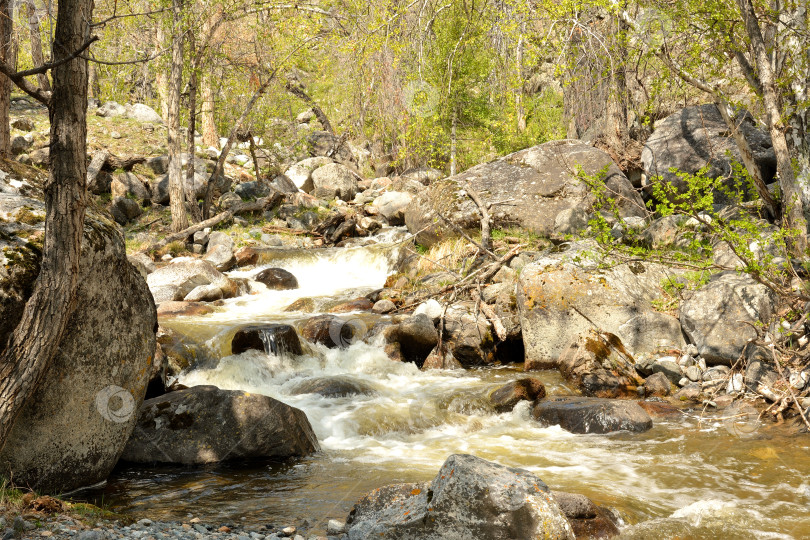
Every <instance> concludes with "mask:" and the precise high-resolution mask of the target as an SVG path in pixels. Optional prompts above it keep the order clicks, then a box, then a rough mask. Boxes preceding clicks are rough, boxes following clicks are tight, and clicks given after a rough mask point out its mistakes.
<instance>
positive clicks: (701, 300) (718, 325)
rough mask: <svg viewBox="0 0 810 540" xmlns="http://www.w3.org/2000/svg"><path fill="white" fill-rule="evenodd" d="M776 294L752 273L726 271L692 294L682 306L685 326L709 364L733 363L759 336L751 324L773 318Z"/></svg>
mask: <svg viewBox="0 0 810 540" xmlns="http://www.w3.org/2000/svg"><path fill="white" fill-rule="evenodd" d="M776 300H777V298H776V294H775V293H774V292H773V291H771V290H770V289H768V288H767V287H766V286H765V285H762V284H760V283H757V282H756V281H754V279H753V278H752V277H750V276H748V275H745V274H743V275H740V274H737V273H735V272H723V273H721V274H716V275H715V276H712V278H711V280H710V281H709V283H707V284H706V285H704V286H703V287H701V288H700V289H698V290H697V291H695V292H694V293H693V294H691V295H690V296H689V297H688V298H687V299H686V300H685V301H684V302H683V305H682V306H681V315H680V319H681V325H682V326H683V330H684V332H685V333H686V335H687V336H688V337H689V340H690V341H691V342H693V343H694V344H695V345H697V349H698V354H700V356H702V357H703V358H705V359H706V362H707V363H709V364H731V363H732V362H734V361H736V360H737V358H739V356H740V353H741V352H742V351H743V348H744V347H745V346H746V344H747V343H748V341H749V340H750V339H752V338H755V337H756V330H754V329H753V328H751V327H750V326H749V325H748V324H745V323H743V322H742V321H748V322H750V323H754V324H756V323H759V322H762V323H765V324H767V323H768V322H769V321H770V318H771V315H772V314H773V313H774V309H775V304H776Z"/></svg>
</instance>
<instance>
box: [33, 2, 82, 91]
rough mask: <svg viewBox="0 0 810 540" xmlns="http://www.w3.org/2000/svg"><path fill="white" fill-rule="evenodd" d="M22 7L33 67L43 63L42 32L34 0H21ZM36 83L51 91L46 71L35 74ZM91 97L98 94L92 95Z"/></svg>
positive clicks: (41, 87) (41, 88) (42, 88)
mask: <svg viewBox="0 0 810 540" xmlns="http://www.w3.org/2000/svg"><path fill="white" fill-rule="evenodd" d="M23 7H24V8H25V13H26V16H27V17H28V35H29V36H30V38H31V59H32V60H33V61H34V67H39V66H41V65H43V64H44V63H45V55H44V54H42V34H41V32H40V28H39V17H38V16H37V8H36V7H35V6H34V0H23ZM94 71H95V70H94ZM37 83H38V84H39V88H40V90H44V91H46V92H50V91H51V81H50V80H49V79H48V74H47V73H39V74H37ZM90 87H91V88H93V85H92V84H90ZM92 97H98V96H96V95H93V96H92Z"/></svg>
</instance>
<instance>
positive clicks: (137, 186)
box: [110, 172, 151, 201]
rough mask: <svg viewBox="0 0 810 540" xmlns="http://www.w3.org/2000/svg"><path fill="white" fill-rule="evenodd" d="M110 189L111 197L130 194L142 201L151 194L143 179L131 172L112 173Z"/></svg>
mask: <svg viewBox="0 0 810 540" xmlns="http://www.w3.org/2000/svg"><path fill="white" fill-rule="evenodd" d="M110 191H111V192H112V196H113V198H115V197H127V196H131V197H134V198H136V199H138V200H139V201H144V200H146V199H148V198H150V196H151V195H150V193H149V190H148V189H147V188H146V185H145V184H144V182H143V180H141V179H140V178H138V175H136V174H135V173H131V172H117V173H113V175H112V182H111V183H110Z"/></svg>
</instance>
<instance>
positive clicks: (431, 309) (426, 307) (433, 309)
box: [413, 298, 444, 322]
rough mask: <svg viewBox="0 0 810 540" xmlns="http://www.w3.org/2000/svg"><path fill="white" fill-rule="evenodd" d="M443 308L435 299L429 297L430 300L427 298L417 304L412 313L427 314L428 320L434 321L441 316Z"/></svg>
mask: <svg viewBox="0 0 810 540" xmlns="http://www.w3.org/2000/svg"><path fill="white" fill-rule="evenodd" d="M443 310H444V309H443V308H442V305H441V304H440V303H439V302H437V301H436V300H434V299H432V298H431V299H430V300H427V301H425V302H422V303H421V304H419V306H417V308H416V309H415V310H414V312H413V314H414V315H427V316H428V317H429V318H430V320H432V321H433V322H436V321H438V320H439V318H441V316H442V311H443Z"/></svg>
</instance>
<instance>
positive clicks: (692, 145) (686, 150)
mask: <svg viewBox="0 0 810 540" xmlns="http://www.w3.org/2000/svg"><path fill="white" fill-rule="evenodd" d="M739 116H740V117H741V116H742V114H741V115H739ZM739 120H740V118H739V117H738V121H739ZM738 123H739V124H740V129H741V130H742V133H743V135H744V136H745V138H746V139H747V140H748V142H749V144H750V145H751V149H752V151H753V154H754V161H755V162H756V164H757V165H758V166H759V169H760V171H761V172H762V174H763V177H764V178H765V182H766V183H767V182H769V179H770V178H772V177H773V175H774V172H775V171H776V156H775V154H774V152H773V148H772V146H771V139H770V136H768V134H767V133H766V132H765V130H763V129H761V128H758V127H757V126H756V125H755V123H754V121H753V119H752V118H751V116H750V115H749V114H747V113H745V120H743V121H742V122H738ZM729 155H730V156H731V158H732V159H733V160H734V161H737V162H738V163H741V162H742V158H741V157H740V151H739V148H738V147H737V144H736V143H735V142H734V138H733V137H732V135H731V133H730V132H729V129H728V126H726V123H725V122H724V121H723V117H722V116H721V115H720V111H719V110H718V109H717V106H716V105H714V104H706V105H700V106H694V107H686V108H684V109H681V110H680V111H678V112H676V113H675V114H672V115H670V116H668V117H667V118H665V119H663V120H661V121H660V122H658V123H657V125H656V127H655V131H653V134H652V135H651V136H650V138H649V139H647V142H646V143H645V145H644V149H643V150H642V152H641V162H642V166H643V168H644V175H643V177H642V184H643V185H644V186H645V188H646V189H648V190H649V189H651V185H652V182H653V179H654V178H655V177H659V176H660V177H661V178H662V179H663V181H664V182H666V183H667V184H669V185H671V186H673V187H674V188H675V189H676V190H677V192H679V193H685V192H686V184H685V182H684V181H683V180H681V179H680V178H678V176H677V175H676V174H675V173H672V172H670V169H671V168H673V167H674V168H676V169H678V170H679V171H682V172H686V173H691V174H694V173H696V172H697V171H698V170H699V169H701V168H702V167H705V166H707V165H708V166H709V172H708V176H709V177H710V178H718V177H721V176H727V177H729V178H730V180H728V181H727V182H726V185H728V186H729V187H730V186H732V185H733V181H734V180H733V178H732V177H733V175H732V174H731V172H732V169H731V164H730V161H729ZM715 200H716V201H717V202H723V201H724V200H726V197H724V196H723V194H722V193H720V192H717V193H716V194H715Z"/></svg>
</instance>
